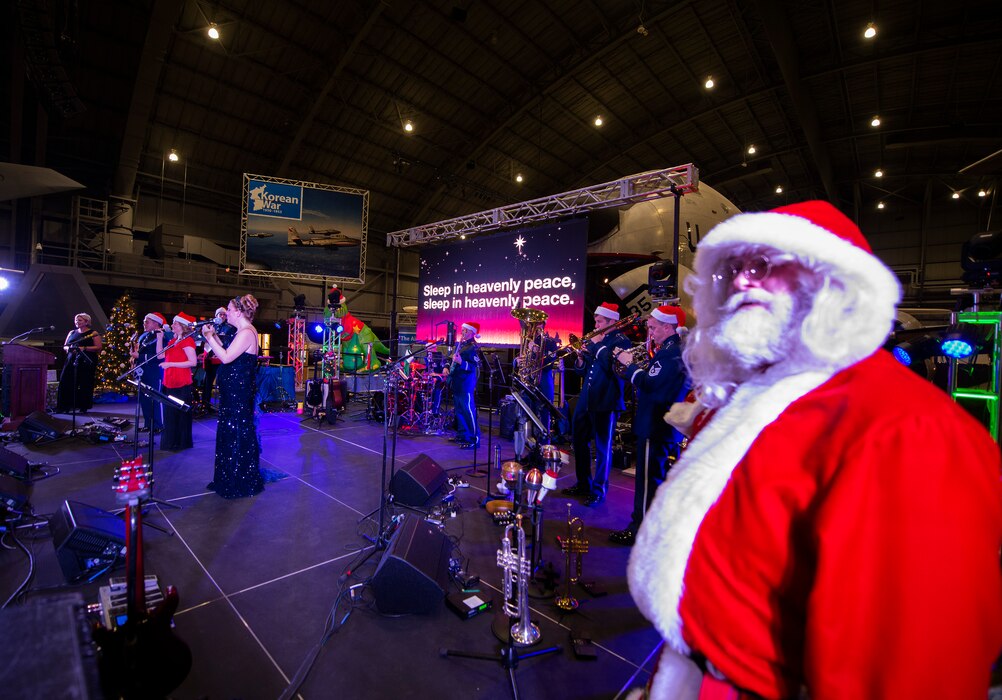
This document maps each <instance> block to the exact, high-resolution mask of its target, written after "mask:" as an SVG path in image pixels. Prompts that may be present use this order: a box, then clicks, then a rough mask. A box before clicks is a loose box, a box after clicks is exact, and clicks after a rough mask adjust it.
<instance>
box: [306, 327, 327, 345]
mask: <svg viewBox="0 0 1002 700" xmlns="http://www.w3.org/2000/svg"><path fill="white" fill-rule="evenodd" d="M324 330H325V326H324V324H323V323H322V322H320V321H313V322H311V323H307V324H306V337H307V338H309V339H310V341H311V342H313V343H317V344H318V345H320V344H323V342H324Z"/></svg>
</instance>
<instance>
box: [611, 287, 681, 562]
mask: <svg viewBox="0 0 1002 700" xmlns="http://www.w3.org/2000/svg"><path fill="white" fill-rule="evenodd" d="M679 326H685V311H683V310H682V309H681V308H680V307H678V306H668V305H664V306H659V307H658V308H656V309H654V310H653V311H652V312H651V315H650V317H649V318H648V319H647V338H648V339H649V340H650V341H651V347H652V350H653V352H654V356H653V357H652V358H651V359H650V362H649V363H648V364H647V366H646V367H645V366H643V365H638V364H637V363H635V362H634V361H633V360H634V357H633V355H632V354H631V353H628V352H623V351H622V350H617V351H616V352H615V353H614V356H615V359H616V361H617V362H619V363H620V364H621V365H623V366H624V367H625V368H626V379H627V381H629V382H630V383H631V384H633V386H634V388H635V389H636V396H637V413H636V416H635V417H634V419H633V434H634V436H635V437H636V440H637V443H636V445H637V448H636V469H637V474H636V477H635V486H634V492H633V515H632V517H631V519H630V524H629V525H628V526H627V527H626V528H625V529H623V530H617V531H616V532H613V533H612V534H611V535H609V539H610V540H611V541H613V542H616V543H618V544H627V545H630V544H633V541H634V539H635V538H636V535H637V530H639V529H640V523H641V522H642V521H643V519H644V513H645V512H646V511H647V509H648V508H649V507H650V505H651V501H653V500H654V493H655V491H657V489H658V486H660V485H661V484H662V483H663V482H664V480H665V476H666V475H667V473H668V457H669V454H670V453H671V452H672V451H673V450H674V451H675V457H678V452H677V451H678V449H679V443H681V441H682V435H681V433H679V432H678V431H677V430H675V428H673V427H671V426H670V425H668V424H667V423H665V421H664V415H665V413H666V412H667V411H668V409H669V408H671V405H672V404H673V403H675V401H679V400H681V399H682V398H684V397H685V394H686V392H687V391H688V388H689V382H688V377H687V373H686V369H685V364H683V362H682V348H681V346H680V342H679V335H678V332H677V331H676V329H677V328H678V327H679Z"/></svg>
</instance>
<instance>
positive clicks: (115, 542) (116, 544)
mask: <svg viewBox="0 0 1002 700" xmlns="http://www.w3.org/2000/svg"><path fill="white" fill-rule="evenodd" d="M50 527H51V528H52V544H53V545H54V546H55V548H56V558H57V559H58V560H59V566H60V567H61V568H62V570H63V576H65V577H66V581H67V582H69V583H74V582H77V581H79V580H80V579H81V578H82V577H84V576H86V575H87V574H88V573H89V572H91V571H92V570H100V569H103V568H105V567H110V566H113V565H114V563H115V560H116V559H118V558H119V557H123V556H124V555H125V521H124V520H123V519H122V518H120V517H118V516H117V515H115V514H113V513H109V512H108V511H106V510H101V509H100V508H95V507H94V506H89V505H87V504H85V503H79V502H77V501H63V507H62V508H61V509H60V510H59V512H58V513H56V515H55V516H54V517H53V518H52V521H51V523H50Z"/></svg>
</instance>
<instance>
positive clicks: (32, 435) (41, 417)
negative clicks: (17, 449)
mask: <svg viewBox="0 0 1002 700" xmlns="http://www.w3.org/2000/svg"><path fill="white" fill-rule="evenodd" d="M72 425H73V424H72V423H71V422H70V421H66V420H61V419H59V418H53V417H52V416H50V415H49V414H48V413H46V412H45V411H35V412H34V413H32V414H31V415H30V416H25V418H24V420H23V421H21V425H20V426H19V427H18V429H17V432H18V434H19V435H20V436H21V442H23V443H27V444H33V443H39V442H47V441H49V440H55V439H56V438H59V437H62V436H63V435H64V434H66V431H67V430H69V429H70V428H71V426H72Z"/></svg>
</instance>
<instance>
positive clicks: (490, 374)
mask: <svg viewBox="0 0 1002 700" xmlns="http://www.w3.org/2000/svg"><path fill="white" fill-rule="evenodd" d="M477 352H479V353H480V357H481V358H482V359H483V361H484V364H485V365H487V401H488V405H487V471H486V472H482V471H480V470H479V469H478V468H477V447H479V445H480V443H479V441H478V442H477V447H474V448H473V466H472V467H470V468H469V469H468V470H467V471H466V475H467V476H472V477H477V478H480V477H483V476H486V477H488V479H489V478H490V475H491V455H492V454H494V452H493V450H492V449H491V448H492V447H493V445H494V375H495V373H497V374H498V375H499V376H500V377H501V382H502V384H503V383H504V372H503V371H502V370H501V360H498V361H497V365H498V366H497V369H495V368H494V367H492V366H491V361H490V359H489V358H488V357H487V356H486V355H484V351H483V350H481V349H480V348H479V347H478V348H477ZM495 357H496V356H495ZM490 490H491V485H490V483H488V484H487V493H488V495H490Z"/></svg>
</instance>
